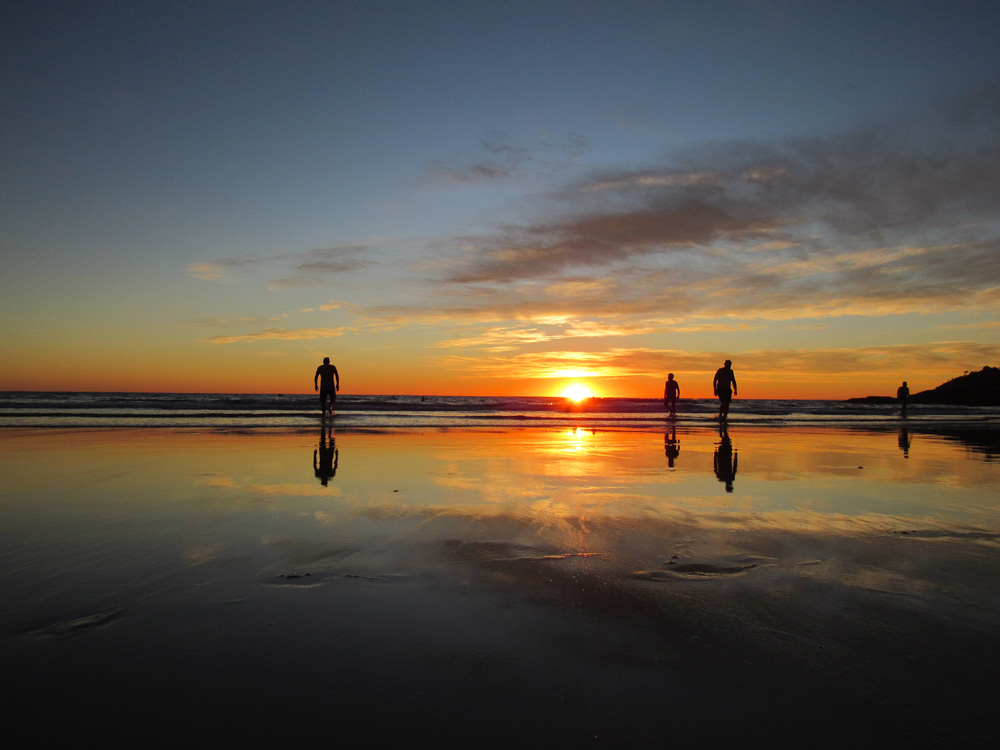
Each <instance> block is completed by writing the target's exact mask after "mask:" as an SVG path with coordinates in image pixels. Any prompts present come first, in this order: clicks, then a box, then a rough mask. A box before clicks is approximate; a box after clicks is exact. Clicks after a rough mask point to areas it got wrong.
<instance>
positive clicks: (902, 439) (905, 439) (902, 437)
mask: <svg viewBox="0 0 1000 750" xmlns="http://www.w3.org/2000/svg"><path fill="white" fill-rule="evenodd" d="M899 449H900V450H901V451H903V458H909V457H910V432H909V430H907V429H906V428H905V427H904V428H902V429H901V430H900V431H899Z"/></svg>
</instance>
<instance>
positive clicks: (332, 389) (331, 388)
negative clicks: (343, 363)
mask: <svg viewBox="0 0 1000 750" xmlns="http://www.w3.org/2000/svg"><path fill="white" fill-rule="evenodd" d="M313 388H314V389H315V390H317V391H319V408H320V410H322V412H323V414H326V402H327V401H328V400H329V402H330V413H331V414H333V404H334V402H335V401H336V400H337V391H339V390H340V373H339V372H337V368H336V367H334V366H333V365H331V364H330V358H329V357H323V364H321V365H320V366H319V367H317V368H316V376H315V377H314V378H313Z"/></svg>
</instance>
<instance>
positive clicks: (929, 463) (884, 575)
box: [0, 426, 1000, 747]
mask: <svg viewBox="0 0 1000 750" xmlns="http://www.w3.org/2000/svg"><path fill="white" fill-rule="evenodd" d="M996 448H997V442H996V441H994V439H993V435H992V434H990V433H988V432H987V433H978V434H976V435H967V436H963V435H962V434H961V433H953V434H948V435H934V434H927V433H920V432H916V433H914V432H906V433H901V432H872V431H866V430H862V429H840V428H830V429H812V430H794V429H787V428H786V429H769V428H754V427H749V426H747V427H737V426H734V427H732V428H731V429H730V430H729V431H728V434H727V435H722V434H720V433H719V432H718V431H714V430H703V429H695V428H688V429H680V428H679V429H677V430H676V431H668V430H665V431H663V432H659V433H652V432H597V433H591V432H585V431H569V430H560V431H553V430H547V431H546V430H509V431H487V430H479V431H476V430H465V431H457V432H447V431H440V432H438V431H433V432H429V431H423V432H422V431H417V430H411V431H404V432H353V433H352V432H347V433H333V434H330V435H326V434H321V433H320V432H319V431H318V430H317V431H316V432H315V433H313V432H301V431H298V432H297V431H287V432H283V431H263V430H253V431H246V432H239V431H232V432H215V431H207V430H169V429H147V430H84V429H78V430H58V429H48V430H16V429H7V430H0V476H2V477H3V478H4V479H3V482H4V485H3V487H4V489H3V493H2V501H0V596H2V601H3V602H4V607H3V611H2V615H0V618H2V619H0V638H2V641H0V656H2V664H3V670H4V692H5V695H4V696H3V700H4V705H5V706H6V707H7V708H8V711H7V713H8V714H9V715H10V716H13V717H14V720H13V729H14V730H16V731H20V732H24V733H27V736H28V737H29V738H32V739H33V740H35V741H38V740H41V739H43V738H45V737H57V738H59V739H63V740H67V739H68V740H72V741H83V740H85V739H87V738H97V739H101V740H103V741H108V740H130V741H146V740H150V739H156V738H168V739H170V740H172V741H193V742H196V743H199V744H200V743H205V744H207V743H209V742H217V741H240V742H253V743H263V742H299V741H307V740H315V741H321V742H327V741H338V740H342V739H344V740H346V739H348V738H350V737H351V736H358V735H360V737H362V738H363V740H364V741H365V742H388V741H391V742H400V741H405V742H418V741H419V742H427V743H432V744H434V745H437V746H444V747H449V746H455V745H460V744H462V745H466V744H472V745H474V746H476V747H488V746H507V745H511V744H512V743H518V744H521V745H528V746H535V745H542V744H546V745H553V744H555V745H559V746H562V745H568V744H571V743H572V744H577V743H582V744H587V745H597V746H623V747H624V746H636V745H637V744H638V745H640V746H646V745H652V744H653V743H656V744H657V745H667V744H677V743H681V742H685V743H687V742H703V743H704V742H721V741H727V742H737V743H741V744H747V743H753V744H756V743H757V742H759V741H768V742H771V743H775V744H776V745H778V746H782V745H784V746H791V745H793V744H794V745H796V746H809V747H839V746H844V745H845V744H847V743H855V744H859V745H861V746H871V745H874V744H883V745H884V744H886V743H894V744H905V745H907V746H960V745H972V744H981V743H985V742H986V741H987V740H988V737H989V736H990V735H991V733H992V728H993V712H994V708H993V702H994V701H993V700H992V695H993V691H992V690H991V686H992V684H993V682H994V674H993V673H994V671H995V664H996V663H998V657H1000V595H998V594H997V588H996V580H997V573H998V572H1000V563H998V560H1000V557H998V551H1000V546H998V539H1000V507H998V503H997V502H996V497H997V489H998V485H1000V463H998V462H997V461H996V456H997V450H996ZM730 490H731V491H730ZM39 709H42V713H41V714H40V713H39Z"/></svg>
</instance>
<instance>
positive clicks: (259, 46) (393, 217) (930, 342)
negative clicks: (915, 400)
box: [0, 0, 1000, 398]
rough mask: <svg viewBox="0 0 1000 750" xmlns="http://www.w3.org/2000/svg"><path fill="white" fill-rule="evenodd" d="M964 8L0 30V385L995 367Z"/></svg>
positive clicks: (996, 246)
mask: <svg viewBox="0 0 1000 750" xmlns="http://www.w3.org/2000/svg"><path fill="white" fill-rule="evenodd" d="M998 28H1000V3H997V2H989V1H985V0H984V1H982V2H960V1H959V2H956V1H954V0H952V1H949V2H944V1H942V2H921V1H920V0H908V1H900V2H894V1H890V0H886V1H884V2H875V1H872V2H844V1H843V0H841V1H837V2H806V1H803V2H791V1H788V2H767V1H763V0H762V1H759V2H754V1H750V0H748V1H745V2H735V1H733V2H705V1H704V0H701V1H700V2H671V1H670V0H655V1H650V2H629V1H628V0H624V1H623V0H617V1H616V2H607V1H604V2H547V1H546V0H533V1H531V2H520V1H519V0H504V1H503V2H492V1H483V2H477V1H474V0H473V1H470V2H464V3H463V2H455V0H450V1H448V2H444V1H438V2H407V1H406V0H392V1H391V2H381V1H379V0H366V1H365V2H295V1H294V0H292V1H291V2H252V1H249V0H247V1H243V2H235V1H234V2H212V1H211V0H206V1H205V2H155V3H154V2H141V1H133V2H102V1H100V0H93V1H91V2H79V3H67V2H26V1H14V2H6V3H3V5H2V10H0V85H2V97H0V160H2V169H0V312H2V319H3V326H2V329H0V353H2V360H0V390H130V391H131V390H138V391H204V392H277V393H298V392H302V393H311V392H312V377H313V373H314V371H315V367H316V365H318V364H319V362H320V360H321V358H322V357H323V356H330V357H331V358H332V360H333V362H334V364H336V365H337V366H338V368H339V369H340V372H341V376H342V385H343V392H344V393H351V394H364V393H404V394H454V395H460V394H469V395H488V394H497V395H516V394H523V395H550V394H555V393H560V392H561V391H562V389H563V388H564V387H566V385H567V384H569V383H571V382H573V381H581V382H584V383H586V384H587V386H588V387H589V388H591V390H592V391H593V392H595V393H597V394H599V395H605V396H617V395H621V396H626V395H628V396H650V397H657V396H659V395H661V394H662V389H663V380H664V379H665V377H666V374H667V373H668V372H673V373H675V375H676V377H677V379H678V380H679V381H680V384H681V388H682V392H681V395H682V397H704V396H710V395H711V378H712V374H713V373H714V371H715V369H716V368H717V367H719V366H720V365H721V364H722V360H723V359H726V358H730V359H732V360H733V363H734V365H733V366H734V369H735V371H736V373H737V377H738V379H739V386H740V393H739V395H740V396H743V397H747V398H754V397H756V398H772V397H807V398H846V397H849V396H864V395H869V394H891V393H894V392H895V388H896V386H898V385H899V382H900V381H901V380H904V379H905V380H908V381H909V383H910V387H911V390H912V391H914V392H915V391H919V390H923V389H925V388H931V387H934V386H936V385H938V384H939V383H941V382H942V381H944V380H947V379H948V378H951V377H954V376H956V375H961V374H962V373H963V372H964V371H967V370H973V369H980V368H981V367H982V366H983V365H1000V52H998V45H997V29H998Z"/></svg>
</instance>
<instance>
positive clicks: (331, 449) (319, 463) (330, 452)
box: [313, 427, 340, 487]
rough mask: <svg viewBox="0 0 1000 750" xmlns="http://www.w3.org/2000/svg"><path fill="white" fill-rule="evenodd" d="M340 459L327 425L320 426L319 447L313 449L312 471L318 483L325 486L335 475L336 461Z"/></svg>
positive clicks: (335, 442) (334, 440)
mask: <svg viewBox="0 0 1000 750" xmlns="http://www.w3.org/2000/svg"><path fill="white" fill-rule="evenodd" d="M339 461H340V451H338V450H337V441H336V439H335V438H334V437H333V435H332V434H331V433H330V428H329V427H321V428H320V431H319V447H317V448H316V449H315V450H314V451H313V473H314V474H315V475H316V478H317V479H319V481H320V483H321V484H322V485H323V486H324V487H326V486H327V484H329V482H330V480H331V479H332V478H333V477H335V476H337V463H338V462H339Z"/></svg>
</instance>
